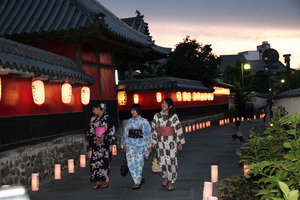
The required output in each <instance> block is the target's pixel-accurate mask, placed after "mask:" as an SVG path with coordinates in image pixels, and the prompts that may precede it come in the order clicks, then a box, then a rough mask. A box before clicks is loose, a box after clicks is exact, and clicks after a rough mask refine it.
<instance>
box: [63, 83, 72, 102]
mask: <svg viewBox="0 0 300 200" xmlns="http://www.w3.org/2000/svg"><path fill="white" fill-rule="evenodd" d="M61 100H62V102H63V103H64V104H69V103H70V102H71V100H72V86H71V84H70V83H68V82H65V83H64V84H63V85H62V86H61Z"/></svg>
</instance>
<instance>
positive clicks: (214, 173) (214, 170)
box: [210, 165, 218, 183]
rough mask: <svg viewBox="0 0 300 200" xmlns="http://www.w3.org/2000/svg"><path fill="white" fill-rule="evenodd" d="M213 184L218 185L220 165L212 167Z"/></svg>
mask: <svg viewBox="0 0 300 200" xmlns="http://www.w3.org/2000/svg"><path fill="white" fill-rule="evenodd" d="M210 168H211V172H210V173H211V182H212V183H216V182H218V165H211V166H210Z"/></svg>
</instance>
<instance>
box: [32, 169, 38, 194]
mask: <svg viewBox="0 0 300 200" xmlns="http://www.w3.org/2000/svg"><path fill="white" fill-rule="evenodd" d="M31 191H39V174H38V173H33V174H31Z"/></svg>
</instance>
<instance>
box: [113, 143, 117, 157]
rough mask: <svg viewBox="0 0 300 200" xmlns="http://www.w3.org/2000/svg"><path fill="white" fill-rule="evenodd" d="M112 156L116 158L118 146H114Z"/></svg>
mask: <svg viewBox="0 0 300 200" xmlns="http://www.w3.org/2000/svg"><path fill="white" fill-rule="evenodd" d="M112 155H113V156H116V155H117V145H115V144H114V145H112Z"/></svg>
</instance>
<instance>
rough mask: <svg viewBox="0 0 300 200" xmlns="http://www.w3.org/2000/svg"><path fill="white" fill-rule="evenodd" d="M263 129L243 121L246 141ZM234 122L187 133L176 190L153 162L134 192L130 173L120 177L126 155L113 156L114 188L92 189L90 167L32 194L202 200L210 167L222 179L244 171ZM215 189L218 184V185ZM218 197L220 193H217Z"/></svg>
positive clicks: (42, 199) (78, 199)
mask: <svg viewBox="0 0 300 200" xmlns="http://www.w3.org/2000/svg"><path fill="white" fill-rule="evenodd" d="M254 125H256V126H258V127H260V128H262V126H263V122H262V120H256V121H254V122H249V121H247V122H242V124H241V128H242V132H243V135H244V137H245V138H247V136H248V135H249V133H250V129H251V127H252V126H254ZM233 126H234V124H233V123H230V124H227V125H224V126H211V127H209V128H206V129H201V130H198V131H195V132H192V133H187V134H185V139H186V144H185V145H184V149H183V151H181V152H180V153H179V154H178V162H179V172H178V179H177V182H176V184H175V185H174V186H175V189H174V191H171V192H170V191H166V188H163V187H162V186H161V184H162V180H161V178H160V177H159V175H158V174H154V173H152V171H151V160H148V161H146V162H145V167H144V172H143V176H144V178H145V180H146V182H145V183H144V184H143V185H142V186H141V188H140V189H139V190H133V189H132V185H133V181H132V179H131V176H130V174H127V176H125V177H123V176H121V175H120V165H121V160H122V157H123V155H124V154H123V152H120V151H119V152H118V155H117V156H114V157H113V160H112V167H111V176H110V186H109V188H106V189H102V188H100V189H98V190H92V189H91V187H92V183H90V182H89V173H90V172H89V167H86V168H76V169H75V172H76V173H75V174H67V173H66V172H65V173H63V174H62V179H61V180H45V181H42V182H41V183H40V190H39V191H38V192H29V196H30V199H31V200H67V199H70V200H82V199H89V200H93V199H97V200H98V199H105V200H111V199H122V200H127V199H128V200H136V199H142V200H148V199H149V200H154V199H155V200H156V199H164V200H168V199H178V200H196V199H197V200H201V199H202V192H203V185H204V181H210V180H211V177H210V166H211V165H218V168H219V180H222V179H225V178H229V177H231V176H242V175H243V169H242V168H241V167H240V165H239V164H238V157H237V156H236V154H235V151H236V149H237V148H239V147H240V146H241V143H240V142H239V141H237V143H236V144H235V145H231V144H230V142H231V135H232V134H233V133H234V131H233V129H232V127H233ZM214 188H215V184H214ZM213 194H214V196H217V192H216V191H215V190H214V192H213Z"/></svg>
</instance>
